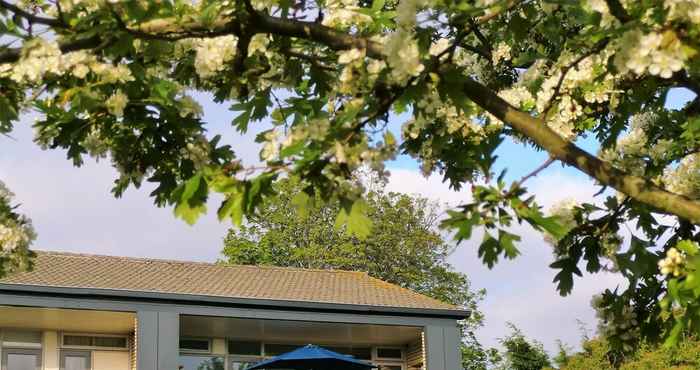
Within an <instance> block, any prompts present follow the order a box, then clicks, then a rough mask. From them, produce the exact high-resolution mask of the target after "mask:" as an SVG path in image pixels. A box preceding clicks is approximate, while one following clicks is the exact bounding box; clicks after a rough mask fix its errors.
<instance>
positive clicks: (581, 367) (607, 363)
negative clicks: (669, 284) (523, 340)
mask: <svg viewBox="0 0 700 370" xmlns="http://www.w3.org/2000/svg"><path fill="white" fill-rule="evenodd" d="M697 368H700V341H698V340H697V339H696V338H695V337H692V336H691V337H683V338H682V339H681V340H680V341H679V343H678V345H677V346H676V347H673V348H665V347H663V346H658V345H654V344H649V343H643V344H642V345H640V346H639V348H637V349H636V350H635V351H633V352H631V353H627V354H623V353H620V352H616V350H615V349H614V348H613V347H612V346H611V345H610V344H609V343H608V342H607V341H605V339H601V338H594V339H591V340H587V341H585V342H584V343H583V351H581V352H579V353H576V354H573V355H570V356H568V357H567V358H566V361H565V362H564V363H563V364H561V366H560V367H559V370H588V369H600V370H617V369H620V370H691V369H697Z"/></svg>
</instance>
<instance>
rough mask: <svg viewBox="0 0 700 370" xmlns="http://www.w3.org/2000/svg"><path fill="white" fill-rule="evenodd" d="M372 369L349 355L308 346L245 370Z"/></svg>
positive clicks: (370, 365)
mask: <svg viewBox="0 0 700 370" xmlns="http://www.w3.org/2000/svg"><path fill="white" fill-rule="evenodd" d="M374 367H375V366H374V365H372V364H371V363H369V362H366V361H360V360H357V359H355V358H353V357H352V356H350V355H343V354H340V353H337V352H333V351H329V350H327V349H325V348H321V347H319V346H315V345H313V344H308V345H306V346H304V347H301V348H297V349H295V350H294V351H291V352H287V353H283V354H281V355H279V356H276V357H273V358H270V359H267V360H264V361H261V362H258V363H257V364H255V365H253V366H251V367H249V368H248V369H246V370H256V369H290V370H369V369H373V368H374Z"/></svg>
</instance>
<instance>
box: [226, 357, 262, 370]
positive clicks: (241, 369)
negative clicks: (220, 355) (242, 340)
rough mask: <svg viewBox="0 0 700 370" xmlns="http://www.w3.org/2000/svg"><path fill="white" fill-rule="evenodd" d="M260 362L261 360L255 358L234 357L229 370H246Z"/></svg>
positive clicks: (230, 361)
mask: <svg viewBox="0 0 700 370" xmlns="http://www.w3.org/2000/svg"><path fill="white" fill-rule="evenodd" d="M259 361H260V358H255V357H248V358H244V357H240V358H238V357H232V358H230V359H229V367H228V370H245V369H247V368H249V367H251V366H253V365H255V364H256V363H257V362H259Z"/></svg>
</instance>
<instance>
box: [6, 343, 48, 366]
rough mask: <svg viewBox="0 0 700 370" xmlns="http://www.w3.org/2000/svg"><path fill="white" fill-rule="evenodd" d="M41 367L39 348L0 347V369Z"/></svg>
mask: <svg viewBox="0 0 700 370" xmlns="http://www.w3.org/2000/svg"><path fill="white" fill-rule="evenodd" d="M39 369H41V350H40V349H26V348H24V349H17V348H3V349H2V370H39Z"/></svg>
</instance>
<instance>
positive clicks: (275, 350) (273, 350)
mask: <svg viewBox="0 0 700 370" xmlns="http://www.w3.org/2000/svg"><path fill="white" fill-rule="evenodd" d="M303 346H304V345H303V344H274V343H272V344H267V343H265V356H277V355H281V354H283V353H286V352H291V351H294V350H295V349H297V348H299V347H303Z"/></svg>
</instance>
